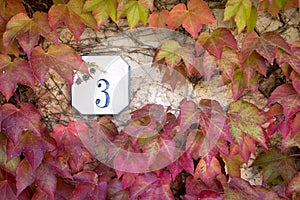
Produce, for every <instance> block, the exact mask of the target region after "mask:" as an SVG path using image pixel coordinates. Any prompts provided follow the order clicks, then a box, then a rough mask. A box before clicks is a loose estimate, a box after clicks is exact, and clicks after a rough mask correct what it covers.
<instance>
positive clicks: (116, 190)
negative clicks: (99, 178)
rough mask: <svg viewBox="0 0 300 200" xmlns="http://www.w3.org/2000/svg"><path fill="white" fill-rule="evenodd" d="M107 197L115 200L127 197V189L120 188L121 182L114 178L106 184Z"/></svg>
mask: <svg viewBox="0 0 300 200" xmlns="http://www.w3.org/2000/svg"><path fill="white" fill-rule="evenodd" d="M107 198H108V199H116V200H126V199H129V190H123V189H122V182H121V181H120V180H119V179H117V178H115V179H113V180H112V181H110V182H109V184H108V189H107Z"/></svg>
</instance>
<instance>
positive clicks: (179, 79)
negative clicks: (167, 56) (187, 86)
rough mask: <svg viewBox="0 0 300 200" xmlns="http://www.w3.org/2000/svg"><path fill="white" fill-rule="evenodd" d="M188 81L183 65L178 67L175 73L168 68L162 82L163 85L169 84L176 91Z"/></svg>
mask: <svg viewBox="0 0 300 200" xmlns="http://www.w3.org/2000/svg"><path fill="white" fill-rule="evenodd" d="M186 80H187V73H186V70H185V68H184V66H183V65H177V66H176V67H175V68H174V71H173V73H170V70H169V69H168V68H167V69H166V71H165V73H164V76H163V78H162V80H161V82H162V83H168V84H169V85H170V86H171V88H172V90H173V91H174V90H175V88H176V86H177V84H180V83H182V84H184V83H186Z"/></svg>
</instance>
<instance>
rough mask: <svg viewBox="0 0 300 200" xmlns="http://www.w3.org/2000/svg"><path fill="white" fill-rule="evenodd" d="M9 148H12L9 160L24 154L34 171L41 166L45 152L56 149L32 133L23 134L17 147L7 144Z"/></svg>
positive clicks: (9, 152)
mask: <svg viewBox="0 0 300 200" xmlns="http://www.w3.org/2000/svg"><path fill="white" fill-rule="evenodd" d="M7 143H10V140H8V141H7ZM7 146H10V147H11V148H10V149H9V151H7V153H8V154H7V155H8V158H9V159H8V160H10V159H12V158H14V157H16V156H20V155H21V154H22V153H23V155H24V156H25V158H26V159H27V160H28V162H29V163H30V165H31V167H32V170H33V171H34V170H35V169H36V168H37V167H38V166H39V165H40V164H41V162H42V160H43V158H44V153H45V151H51V150H54V148H55V147H54V146H53V145H52V144H50V143H49V142H47V141H46V140H45V139H44V138H42V137H38V136H36V135H33V134H32V133H30V132H23V133H22V134H21V136H20V139H19V141H18V142H17V143H16V144H15V145H14V144H10V145H9V144H7Z"/></svg>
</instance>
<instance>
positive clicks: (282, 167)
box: [252, 148, 297, 184]
mask: <svg viewBox="0 0 300 200" xmlns="http://www.w3.org/2000/svg"><path fill="white" fill-rule="evenodd" d="M252 165H253V166H259V167H262V168H263V171H262V173H263V183H264V184H267V183H270V182H271V181H272V180H274V179H275V178H277V177H278V176H281V178H282V179H283V180H284V182H285V183H286V184H288V183H289V182H290V181H291V179H292V178H293V177H294V176H295V174H296V173H297V170H296V164H295V161H294V159H293V158H291V157H289V156H287V155H285V154H284V153H282V152H281V151H280V150H279V149H276V148H273V149H270V150H269V151H268V152H265V153H262V154H260V155H259V156H257V158H256V159H255V160H254V162H253V164H252Z"/></svg>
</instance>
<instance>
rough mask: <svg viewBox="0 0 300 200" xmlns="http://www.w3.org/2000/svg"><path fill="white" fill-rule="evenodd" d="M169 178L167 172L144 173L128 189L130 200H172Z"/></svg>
mask: <svg viewBox="0 0 300 200" xmlns="http://www.w3.org/2000/svg"><path fill="white" fill-rule="evenodd" d="M170 183H171V176H170V174H169V173H168V172H165V171H161V173H160V174H158V175H157V174H154V173H145V174H141V175H139V176H138V177H137V178H136V181H135V183H134V184H133V186H132V187H131V188H130V198H131V199H139V198H141V199H170V200H171V199H172V200H173V199H174V197H173V195H172V192H171V189H170V185H169V184H170Z"/></svg>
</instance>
